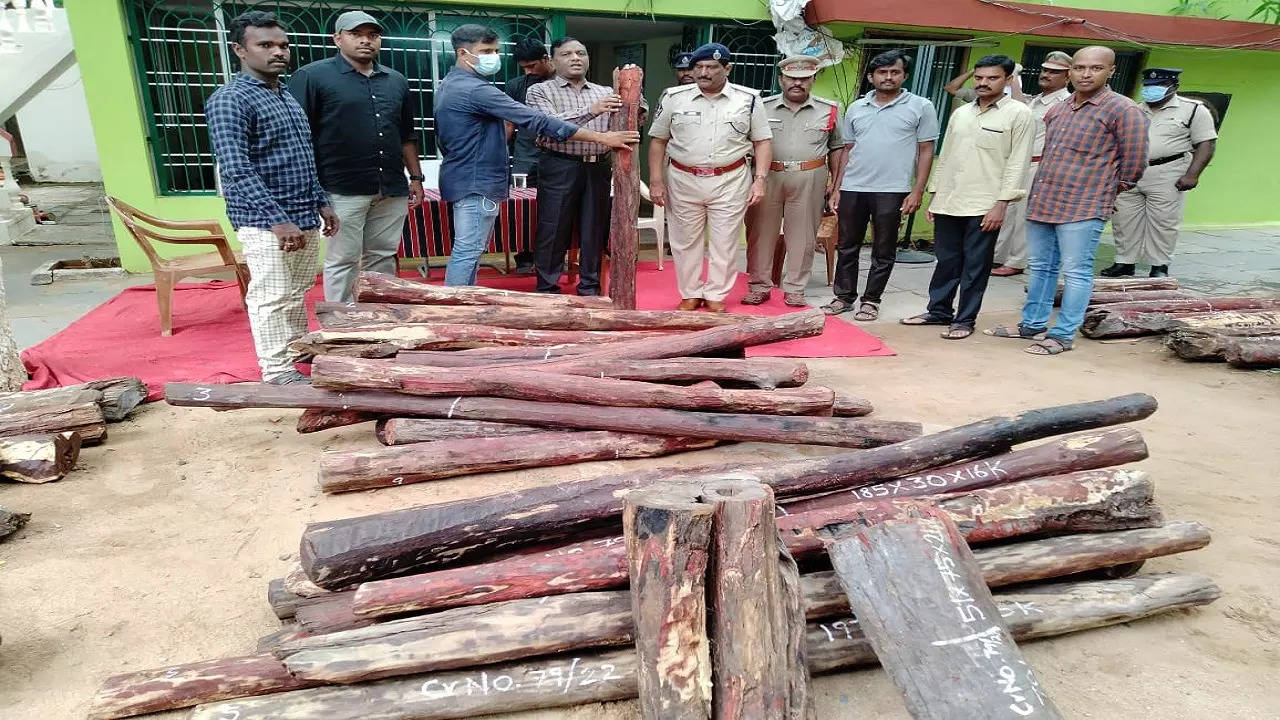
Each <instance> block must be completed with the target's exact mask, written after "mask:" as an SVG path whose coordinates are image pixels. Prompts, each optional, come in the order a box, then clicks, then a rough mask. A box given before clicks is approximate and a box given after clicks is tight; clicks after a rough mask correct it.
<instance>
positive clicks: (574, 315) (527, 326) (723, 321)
mask: <svg viewBox="0 0 1280 720" xmlns="http://www.w3.org/2000/svg"><path fill="white" fill-rule="evenodd" d="M315 313H316V319H317V320H319V321H320V327H322V328H324V329H326V330H342V329H346V328H358V327H369V326H374V325H414V324H419V323H430V324H444V325H486V326H489V327H499V328H512V329H517V330H608V331H619V330H667V331H671V330H705V329H706V328H709V327H719V326H721V325H733V324H735V323H740V322H743V321H744V319H745V318H744V316H742V315H730V314H715V313H703V312H682V311H679V310H635V309H630V310H623V309H617V310H615V309H600V308H574V307H567V306H566V307H546V308H524V307H498V306H494V305H487V306H485V305H472V306H458V305H454V306H448V305H395V304H391V303H336V302H319V303H316V306H315Z"/></svg>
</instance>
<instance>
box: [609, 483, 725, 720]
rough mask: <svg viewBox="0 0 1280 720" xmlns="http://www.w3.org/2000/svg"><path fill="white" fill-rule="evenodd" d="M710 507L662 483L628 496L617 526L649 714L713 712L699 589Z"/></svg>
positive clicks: (679, 716) (681, 719)
mask: <svg viewBox="0 0 1280 720" xmlns="http://www.w3.org/2000/svg"><path fill="white" fill-rule="evenodd" d="M712 512H713V508H712V506H710V505H706V504H703V503H697V502H691V501H690V500H688V499H687V494H685V493H681V492H678V491H674V490H672V489H670V488H666V487H664V486H661V485H659V486H655V487H654V488H650V489H647V490H643V491H640V492H637V493H633V494H632V495H631V496H629V497H628V498H627V506H626V510H625V512H624V515H623V523H622V527H623V533H624V535H625V537H626V546H627V558H628V565H629V570H630V575H631V591H630V595H631V614H632V618H633V620H634V623H635V625H634V627H635V641H636V656H637V659H638V663H637V667H636V670H637V687H638V690H639V695H640V710H641V712H642V714H643V716H644V717H645V718H646V720H685V719H697V718H710V717H711V657H710V650H711V649H710V647H709V643H708V641H707V607H706V596H705V595H704V589H705V587H706V573H707V560H708V557H707V553H708V545H709V543H710V539H711V523H712Z"/></svg>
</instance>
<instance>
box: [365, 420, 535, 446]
mask: <svg viewBox="0 0 1280 720" xmlns="http://www.w3.org/2000/svg"><path fill="white" fill-rule="evenodd" d="M550 432H553V431H549V430H540V429H539V428H536V427H533V426H532V425H516V424H515V423H500V422H486V421H484V420H448V419H441V418H384V419H382V420H379V421H378V429H377V435H378V442H380V443H382V444H383V445H409V444H412V443H423V442H438V441H442V440H466V439H473V438H493V437H504V436H508V435H527V434H529V433H539V434H542V435H544V436H545V434H547V433H550Z"/></svg>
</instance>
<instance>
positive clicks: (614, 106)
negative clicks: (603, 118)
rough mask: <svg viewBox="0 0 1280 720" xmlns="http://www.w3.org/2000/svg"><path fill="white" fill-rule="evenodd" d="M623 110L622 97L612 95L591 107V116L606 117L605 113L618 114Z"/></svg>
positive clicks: (615, 94)
mask: <svg viewBox="0 0 1280 720" xmlns="http://www.w3.org/2000/svg"><path fill="white" fill-rule="evenodd" d="M621 109H622V96H621V95H619V94H617V93H610V94H609V95H606V96H604V97H602V98H600V99H599V100H597V101H596V102H595V104H593V105H592V106H591V114H593V115H604V114H605V113H611V112H617V111H618V110H621Z"/></svg>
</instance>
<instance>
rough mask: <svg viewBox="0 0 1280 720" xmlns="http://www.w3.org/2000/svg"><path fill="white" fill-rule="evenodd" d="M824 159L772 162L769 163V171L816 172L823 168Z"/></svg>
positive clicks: (825, 161) (825, 162)
mask: <svg viewBox="0 0 1280 720" xmlns="http://www.w3.org/2000/svg"><path fill="white" fill-rule="evenodd" d="M826 164H827V159H826V158H814V159H812V160H774V161H773V162H771V163H769V169H770V170H773V171H775V172H803V171H805V170H817V169H818V168H820V167H825V166H826Z"/></svg>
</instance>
